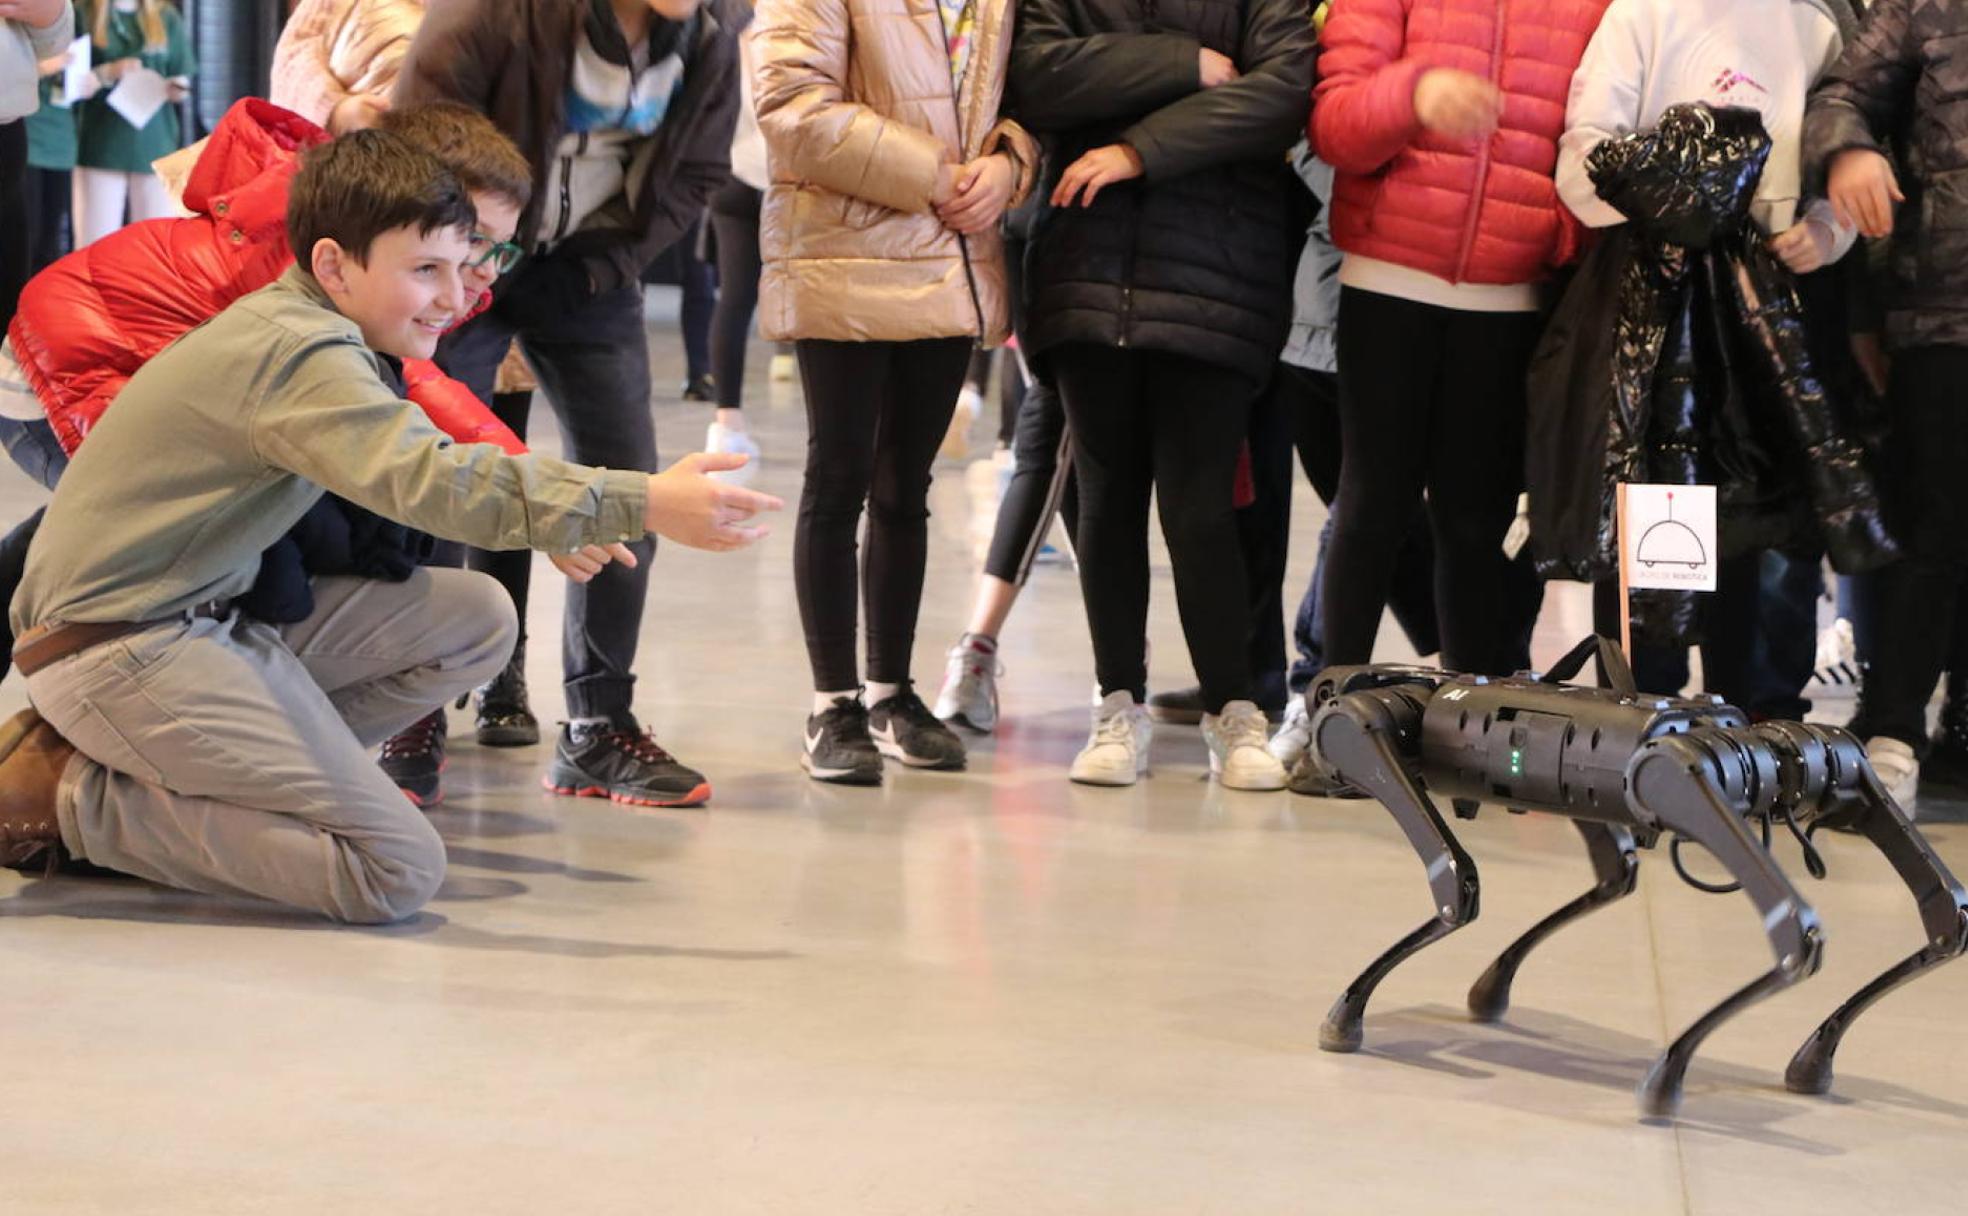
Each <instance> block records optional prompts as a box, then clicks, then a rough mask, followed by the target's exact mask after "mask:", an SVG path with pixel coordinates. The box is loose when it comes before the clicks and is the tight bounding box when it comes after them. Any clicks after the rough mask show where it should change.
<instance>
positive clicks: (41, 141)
mask: <svg viewBox="0 0 1968 1216" xmlns="http://www.w3.org/2000/svg"><path fill="white" fill-rule="evenodd" d="M60 79H61V78H60V77H59V76H44V77H42V78H41V108H40V109H38V110H36V111H35V112H34V113H32V114H30V115H28V116H27V119H26V122H27V163H28V166H29V167H30V168H34V169H56V170H67V169H73V168H74V167H75V111H74V110H71V109H69V108H68V107H67V106H58V105H53V104H51V103H50V102H49V101H48V98H49V97H51V96H53V94H54V91H55V84H56V83H57V82H58V81H59V80H60Z"/></svg>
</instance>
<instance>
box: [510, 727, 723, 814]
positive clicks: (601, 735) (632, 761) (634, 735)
mask: <svg viewBox="0 0 1968 1216" xmlns="http://www.w3.org/2000/svg"><path fill="white" fill-rule="evenodd" d="M544 784H545V785H546V787H547V788H548V789H550V790H552V791H553V792H554V793H556V794H569V795H573V796H575V797H578V798H606V799H608V800H609V801H610V802H620V803H623V804H624V805H627V806H702V805H703V804H704V803H706V802H709V801H710V799H711V783H710V782H708V781H706V780H704V775H703V774H702V773H700V772H697V771H696V770H695V769H691V768H685V767H684V766H683V765H681V764H679V763H677V758H676V757H675V756H672V755H671V754H670V753H669V752H667V751H664V750H663V748H662V746H661V745H659V744H658V743H657V742H656V738H655V736H654V735H651V734H650V733H649V732H648V731H646V730H643V729H642V728H641V727H639V726H637V725H636V720H635V719H634V718H633V717H631V716H629V715H627V714H623V715H621V716H620V717H618V718H617V719H616V720H615V721H613V722H605V723H602V724H601V725H599V726H580V725H575V724H572V723H570V724H569V725H566V726H563V727H561V729H560V741H559V742H558V743H557V744H555V745H554V758H553V764H551V765H550V766H548V768H547V776H546V780H545V782H544Z"/></svg>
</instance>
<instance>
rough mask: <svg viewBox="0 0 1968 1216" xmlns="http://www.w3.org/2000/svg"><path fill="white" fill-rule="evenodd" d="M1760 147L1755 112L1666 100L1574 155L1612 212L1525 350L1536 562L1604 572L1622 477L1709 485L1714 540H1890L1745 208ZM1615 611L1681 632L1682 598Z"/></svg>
mask: <svg viewBox="0 0 1968 1216" xmlns="http://www.w3.org/2000/svg"><path fill="white" fill-rule="evenodd" d="M1769 147H1770V141H1769V137H1768V136H1767V135H1766V134H1765V133H1764V130H1763V124H1762V120H1761V119H1760V118H1759V117H1758V115H1757V114H1756V112H1755V111H1754V110H1746V109H1722V110H1711V109H1710V108H1709V107H1707V106H1705V105H1680V106H1673V107H1671V108H1669V109H1668V111H1667V112H1666V113H1665V114H1664V115H1662V117H1661V121H1660V125H1659V126H1658V127H1657V128H1656V129H1654V130H1653V131H1650V132H1645V133H1641V134H1635V135H1628V136H1624V137H1622V138H1620V139H1616V140H1609V141H1607V142H1606V143H1604V144H1601V145H1600V146H1599V147H1598V148H1597V149H1595V150H1594V151H1593V153H1592V156H1591V157H1590V158H1589V159H1588V161H1587V169H1588V171H1589V172H1590V173H1591V175H1592V180H1593V182H1594V184H1595V185H1596V186H1597V187H1598V191H1599V196H1600V197H1601V198H1603V199H1605V200H1606V201H1607V202H1609V203H1611V204H1612V205H1613V206H1614V207H1616V208H1618V209H1619V211H1620V212H1621V213H1622V214H1623V215H1625V216H1626V217H1627V218H1628V219H1629V220H1630V221H1631V223H1629V224H1628V225H1626V229H1625V230H1623V231H1621V232H1620V233H1617V234H1615V235H1614V237H1613V238H1612V239H1611V240H1609V241H1608V242H1607V243H1606V244H1604V245H1602V246H1601V247H1600V248H1599V249H1598V250H1597V251H1595V253H1594V254H1593V255H1592V257H1591V258H1589V259H1588V261H1587V263H1586V264H1585V265H1584V266H1582V267H1581V268H1580V271H1579V274H1578V276H1577V277H1576V278H1574V280H1573V281H1572V283H1571V284H1570V286H1569V287H1568V288H1567V290H1566V296H1565V299H1564V301H1563V302H1562V303H1561V304H1560V307H1559V309H1558V314H1557V318H1556V319H1555V320H1554V322H1553V324H1552V326H1551V328H1550V330H1549V331H1548V332H1547V333H1546V335H1545V337H1544V339H1543V340H1542V341H1541V342H1540V344H1539V348H1538V353H1537V355H1536V356H1535V357H1534V358H1533V360H1532V366H1531V375H1530V398H1531V427H1530V435H1531V437H1530V442H1529V446H1528V449H1527V453H1526V480H1527V484H1528V486H1529V490H1530V495H1531V536H1532V543H1533V547H1534V553H1535V556H1536V558H1537V561H1538V566H1539V569H1540V571H1541V572H1542V573H1544V574H1545V575H1546V576H1547V577H1570V578H1597V577H1604V576H1605V575H1608V574H1610V573H1611V572H1612V571H1613V569H1614V568H1615V562H1616V560H1617V555H1616V541H1615V531H1614V488H1615V487H1616V486H1618V485H1619V484H1620V483H1622V482H1631V483H1649V484H1666V485H1713V486H1715V487H1717V501H1718V520H1717V522H1718V524H1719V526H1720V530H1721V533H1722V535H1721V538H1720V540H1721V545H1722V550H1723V553H1724V554H1725V555H1727V554H1732V553H1742V552H1747V551H1749V550H1752V549H1760V548H1772V547H1778V548H1788V549H1792V550H1802V551H1806V552H1811V553H1817V552H1820V551H1823V552H1827V553H1829V555H1830V557H1831V560H1832V564H1833V565H1834V566H1835V567H1837V568H1838V569H1839V570H1840V571H1842V572H1845V573H1856V572H1858V571H1861V570H1866V569H1871V568H1874V567H1876V566H1879V565H1881V564H1884V563H1885V562H1886V561H1888V560H1890V559H1891V558H1892V557H1893V556H1895V553H1896V551H1895V549H1894V546H1893V542H1892V540H1891V538H1890V537H1889V536H1888V535H1887V534H1886V531H1885V527H1884V525H1883V524H1882V522H1881V517H1880V510H1879V499H1878V493H1877V489H1876V487H1875V485H1874V483H1873V480H1872V477H1871V474H1870V472H1869V470H1868V468H1867V461H1866V454H1865V452H1864V450H1863V448H1862V446H1861V444H1860V443H1859V442H1858V439H1857V435H1856V427H1855V426H1854V425H1853V423H1852V419H1851V416H1850V411H1849V409H1848V408H1847V403H1845V402H1842V401H1838V400H1834V399H1833V398H1832V397H1831V396H1830V395H1829V394H1827V392H1826V391H1825V388H1824V386H1823V384H1822V382H1821V381H1820V380H1819V378H1818V376H1817V373H1816V370H1815V367H1814V364H1813V362H1812V358H1811V354H1810V351H1809V349H1808V344H1807V339H1806V334H1805V318H1804V313H1803V306H1802V303H1801V302H1800V300H1799V298H1798V295H1797V290H1796V284H1795V281H1794V280H1793V279H1792V278H1791V276H1790V273H1789V272H1788V271H1787V270H1785V269H1784V267H1783V266H1782V264H1781V263H1779V262H1778V261H1777V260H1776V259H1775V257H1774V256H1773V255H1772V254H1771V253H1770V252H1769V251H1768V249H1766V248H1765V246H1764V242H1763V241H1762V240H1760V239H1759V238H1758V237H1757V236H1756V234H1755V232H1754V230H1753V229H1752V228H1751V227H1750V225H1749V219H1748V215H1749V202H1750V199H1751V197H1752V196H1753V194H1754V192H1755V189H1756V185H1757V182H1758V180H1759V178H1760V177H1761V174H1762V170H1763V163H1764V160H1765V159H1766V158H1767V156H1768V154H1769ZM1634 628H1635V631H1636V632H1637V633H1639V634H1640V635H1641V636H1644V637H1646V638H1648V640H1650V641H1656V642H1661V643H1685V642H1689V641H1695V640H1698V638H1699V633H1698V622H1697V617H1696V605H1695V601H1694V599H1693V597H1691V596H1689V595H1688V594H1686V593H1682V592H1660V593H1645V594H1642V595H1639V596H1636V597H1635V602H1634Z"/></svg>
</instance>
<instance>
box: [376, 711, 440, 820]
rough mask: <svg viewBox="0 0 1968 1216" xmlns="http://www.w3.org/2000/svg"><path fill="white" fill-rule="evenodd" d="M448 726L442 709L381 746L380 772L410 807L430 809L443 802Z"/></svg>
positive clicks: (414, 723) (422, 718)
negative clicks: (441, 780)
mask: <svg viewBox="0 0 1968 1216" xmlns="http://www.w3.org/2000/svg"><path fill="white" fill-rule="evenodd" d="M450 729H451V723H450V722H449V720H447V719H446V718H445V716H444V711H443V710H441V709H437V710H432V711H431V712H430V713H428V714H426V715H425V716H423V717H421V718H419V719H417V720H416V721H415V722H413V723H411V724H410V726H409V727H408V728H407V729H405V730H404V731H403V732H402V733H401V734H399V735H397V736H396V737H395V738H393V739H388V740H385V741H384V743H383V756H382V768H383V772H384V773H385V774H387V775H388V777H389V779H390V780H391V781H394V782H396V788H397V789H400V790H402V791H403V796H404V797H405V798H408V799H409V800H410V802H411V804H412V805H415V806H420V807H432V806H436V805H437V804H438V803H440V802H442V801H444V787H443V786H442V785H441V784H440V777H439V774H441V773H442V772H443V771H444V764H445V760H444V736H445V734H446V733H447V732H448V731H449V730H450Z"/></svg>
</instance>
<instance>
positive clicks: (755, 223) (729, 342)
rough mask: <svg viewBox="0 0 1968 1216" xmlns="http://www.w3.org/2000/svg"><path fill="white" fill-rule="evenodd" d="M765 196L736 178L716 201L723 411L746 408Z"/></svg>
mask: <svg viewBox="0 0 1968 1216" xmlns="http://www.w3.org/2000/svg"><path fill="white" fill-rule="evenodd" d="M764 198H765V196H764V195H763V194H762V193H760V192H759V191H757V190H754V189H752V188H751V187H750V186H747V185H746V184H745V183H744V182H741V181H739V180H738V179H737V178H733V179H732V180H731V181H729V182H726V183H725V185H724V188H723V189H721V190H719V191H718V192H717V193H716V194H714V195H712V196H711V231H712V233H714V234H715V235H716V237H717V268H718V299H717V309H716V310H715V311H714V312H712V314H711V379H712V380H714V381H716V384H717V403H718V408H719V409H733V410H735V409H737V408H739V407H740V406H741V405H743V404H744V403H745V347H746V344H747V343H749V342H750V341H751V336H752V314H753V313H755V312H757V311H758V298H759V273H760V270H761V267H762V264H761V262H760V260H759V207H760V204H761V203H762V202H763V200H764Z"/></svg>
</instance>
